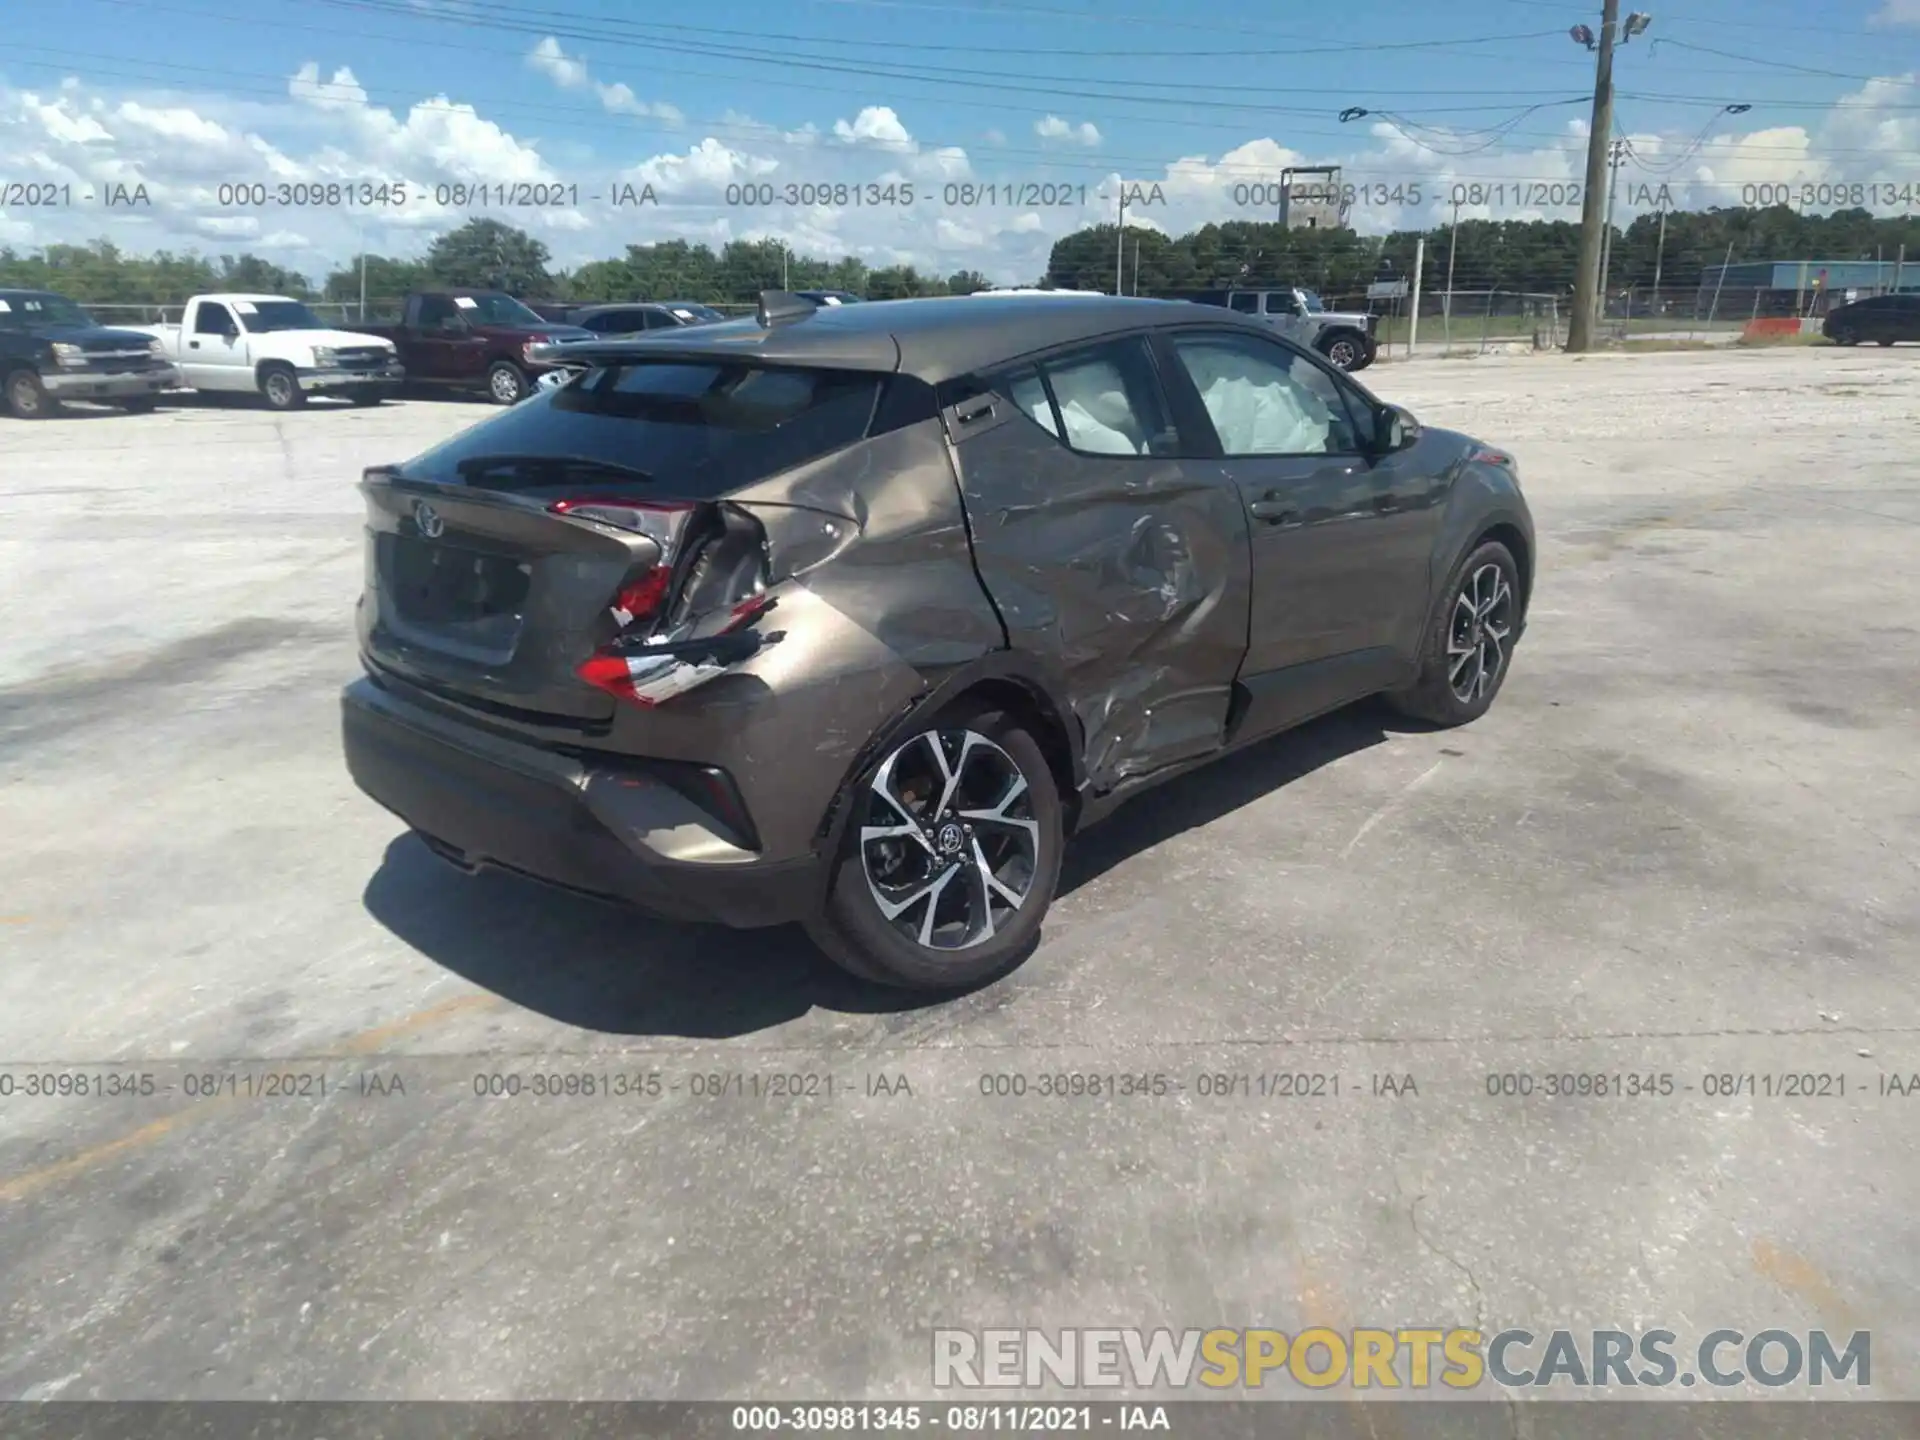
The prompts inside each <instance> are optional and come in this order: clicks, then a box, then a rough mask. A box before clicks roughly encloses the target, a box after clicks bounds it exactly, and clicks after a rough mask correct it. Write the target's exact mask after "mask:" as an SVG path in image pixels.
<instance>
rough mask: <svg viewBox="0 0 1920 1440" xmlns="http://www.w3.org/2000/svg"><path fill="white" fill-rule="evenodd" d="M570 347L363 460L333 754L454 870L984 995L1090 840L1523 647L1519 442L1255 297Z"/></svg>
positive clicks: (784, 303)
mask: <svg viewBox="0 0 1920 1440" xmlns="http://www.w3.org/2000/svg"><path fill="white" fill-rule="evenodd" d="M568 350H569V358H570V359H577V358H578V357H581V356H585V357H586V358H587V360H588V362H589V364H590V367H591V368H589V369H587V370H585V371H583V372H581V373H580V374H579V375H577V376H576V377H575V378H573V379H572V380H571V381H569V382H568V383H567V384H565V385H562V386H561V387H560V388H558V389H555V390H552V391H549V392H544V393H541V394H538V395H536V396H535V397H534V398H532V399H530V400H528V401H527V402H525V403H524V404H522V405H519V406H516V407H514V408H513V409H511V410H506V411H503V412H501V413H500V414H499V415H497V416H496V417H494V418H492V419H490V420H488V421H486V422H485V423H483V424H480V425H477V426H474V427H473V428H471V429H468V430H466V431H464V432H462V433H460V434H458V435H456V436H454V437H453V438H451V439H449V440H447V441H445V442H443V443H442V444H440V445H438V446H436V447H435V448H433V449H431V450H429V451H427V452H426V453H425V454H423V455H419V456H417V457H415V458H413V459H411V460H407V461H405V462H403V463H400V464H397V465H390V466H381V467H377V468H374V469H371V470H369V471H367V472H366V474H365V476H364V477H363V480H362V486H361V488H362V490H363V492H364V494H365V497H366V505H367V546H368V552H369V553H368V565H367V575H368V584H367V589H366V592H365V594H364V595H363V597H362V598H361V600H360V605H359V637H360V646H361V652H362V657H363V661H364V665H365V669H366V675H365V677H364V678H363V679H361V680H359V681H357V682H356V683H354V684H353V685H351V686H350V687H349V688H348V689H347V691H346V693H345V695H344V697H343V700H344V726H345V746H346V758H347V764H348V766H349V768H350V770H351V771H352V774H353V776H354V778H355V780H356V781H357V782H358V783H359V785H360V786H361V788H362V789H364V790H365V791H366V792H367V793H368V794H369V795H371V796H372V797H373V798H374V799H376V800H378V801H379V802H380V803H382V804H383V805H385V806H387V807H388V808H389V809H391V810H393V811H394V812H395V813H396V814H397V815H399V816H400V817H401V818H402V819H403V820H405V821H406V822H407V824H409V825H410V826H412V827H413V828H414V829H415V830H417V831H418V832H419V834H420V836H421V838H422V839H423V840H424V841H425V843H426V844H427V845H428V846H430V847H431V848H432V849H433V850H434V851H436V852H437V853H438V854H440V855H441V856H443V857H445V858H446V859H448V860H450V861H452V862H454V863H455V864H457V865H459V866H461V867H463V868H467V869H473V868H477V867H480V866H496V867H501V868H504V869H508V870H513V871H519V872H522V873H524V874H527V875H531V876H534V877H537V878H539V879H543V880H546V881H548V882H551V883H553V884H557V885H560V886H564V887H567V888H570V889H572V890H575V891H580V892H585V893H587V894H590V895H595V896H600V897H605V898H612V899H617V900H622V901H628V902H632V903H634V904H637V905H639V906H641V907H643V908H645V909H647V910H650V911H653V912H655V913H658V914H663V915H668V916H674V917H679V918H684V919H696V920H706V921H717V922H720V923H723V924H727V925H733V926H743V927H744V926H759V925H770V924H776V923H781V922H786V921H796V920H797V921H800V922H802V923H804V924H805V925H806V926H807V927H808V929H809V931H810V933H811V934H812V935H813V936H814V938H815V939H816V940H817V941H818V943H819V944H820V945H821V947H822V948H823V949H825V950H826V951H827V952H828V953H829V954H831V955H832V956H833V957H834V958H835V959H836V960H838V961H839V962H840V963H841V964H843V965H845V966H846V967H847V968H848V969H850V970H853V971H854V972H856V973H858V974H861V975H865V976H867V977H869V978H873V979H878V980H882V981H886V982H890V983H894V984H901V985H909V986H918V987H927V988H936V989H944V988H949V987H957V986H964V985H968V984H972V983H975V982H978V981H980V980H982V979H984V978H986V977H988V976H991V975H994V974H996V973H999V972H1000V971H1002V970H1004V969H1006V968H1008V967H1010V966H1012V965H1013V964H1016V963H1018V961H1019V960H1020V959H1021V958H1022V957H1024V956H1025V955H1026V954H1027V953H1028V951H1029V950H1030V948H1031V947H1032V946H1033V944H1034V943H1035V942H1036V939H1037V936H1038V932H1039V928H1040V924H1041V919H1042V917H1043V916H1044V915H1045V913H1046V911H1047V907H1048V905H1049V903H1050V902H1051V900H1052V898H1053V894H1054V889H1055V885H1056V882H1057V879H1058V876H1059V872H1060V859H1061V849H1062V846H1063V844H1064V842H1065V841H1066V840H1067V838H1068V837H1069V836H1070V835H1071V834H1072V833H1073V832H1074V831H1075V830H1076V829H1079V828H1082V827H1084V826H1086V825H1089V824H1091V823H1093V822H1094V821H1095V820H1097V819H1099V818H1101V817H1102V816H1104V815H1106V814H1107V813H1109V812H1110V811H1112V810H1113V809H1114V808H1115V807H1116V806H1118V805H1119V804H1120V803H1121V802H1123V801H1124V800H1126V799H1127V798H1128V797H1130V796H1132V795H1136V794H1138V793H1139V792H1140V791H1142V790H1143V789H1145V788H1146V787H1148V786H1151V785H1154V784H1156V783H1158V782H1160V781H1162V780H1165V779H1167V778H1169V777H1171V776H1174V775H1178V774H1180V773H1182V772H1183V771H1186V770H1189V769H1191V768H1193V767H1194V766H1196V765H1199V764H1201V763H1203V762H1205V761H1208V760H1212V759H1215V758H1217V757H1219V756H1221V755H1225V754H1228V753H1230V752H1232V751H1234V750H1236V749H1238V748H1240V747H1242V746H1245V745H1247V744H1250V743H1251V742H1253V741H1255V740H1258V739H1260V738H1261V737H1263V736H1267V735H1271V734H1273V733H1275V732H1276V731H1279V730H1282V729H1285V728H1286V727H1288V726H1292V725H1296V724H1298V723H1300V722H1301V721H1303V720H1306V719H1308V718H1310V717H1312V716H1315V715H1319V714H1321V713H1323V712H1325V711H1328V710H1331V709H1334V708H1336V707H1338V706H1341V705H1344V704H1346V703H1348V702H1349V701H1353V700H1357V699H1360V698H1362V697H1363V696H1367V695H1371V694H1374V693H1377V692H1386V693H1388V694H1389V695H1390V696H1391V697H1392V698H1393V699H1394V701H1395V702H1396V703H1397V704H1399V705H1400V706H1401V707H1403V708H1404V709H1406V710H1407V711H1409V712H1411V713H1413V714H1415V715H1418V716H1421V717H1424V718H1426V719H1428V720H1430V721H1432V722H1434V723H1437V724H1441V725H1457V724H1461V723H1464V722H1466V721H1470V720H1472V719H1474V718H1476V717H1477V716H1479V715H1480V714H1482V713H1483V712H1484V711H1485V710H1486V709H1487V707H1488V706H1489V705H1490V704H1491V703H1492V701H1493V699H1494V696H1495V695H1496V694H1497V693H1498V691H1499V689H1500V686H1501V682H1502V681H1503V680H1504V679H1505V677H1506V673H1507V668H1508V665H1509V662H1510V657H1511V655H1512V652H1513V646H1514V643H1515V642H1516V641H1517V640H1518V639H1519V636H1520V634H1521V630H1522V626H1523V622H1524V617H1525V614H1526V605H1527V598H1528V594H1529V591H1530V588H1531V584H1532V578H1533V564H1534V542H1533V525H1532V521H1531V519H1530V517H1529V514H1528V509H1527V505H1526V502H1525V500H1524V499H1523V498H1522V496H1521V492H1520V488H1519V484H1518V481H1517V478H1516V472H1515V466H1514V462H1513V460H1512V458H1511V457H1510V456H1508V455H1507V454H1505V453H1503V452H1502V451H1500V450H1497V449H1494V448H1490V447H1489V446H1487V445H1485V444H1483V443H1481V442H1480V441H1478V440H1474V439H1471V438H1469V437H1467V436H1465V435H1460V434H1455V433H1452V432H1450V431H1446V430H1438V429H1423V428H1422V427H1421V426H1420V425H1419V424H1418V423H1417V422H1416V421H1415V420H1414V419H1413V417H1412V416H1411V415H1409V414H1407V413H1406V412H1405V411H1404V410H1401V409H1398V408H1396V407H1394V406H1390V405H1385V404H1382V403H1381V402H1380V401H1379V400H1377V399H1376V398H1375V397H1374V396H1373V395H1371V394H1369V393H1368V392H1367V391H1366V390H1365V389H1364V388H1362V387H1361V386H1360V385H1359V384H1358V383H1357V382H1356V381H1354V380H1353V379H1352V378H1351V377H1349V376H1346V375H1344V374H1341V373H1340V372H1339V371H1337V370H1336V369H1334V367H1332V366H1331V365H1329V364H1328V363H1327V362H1326V361H1325V360H1324V359H1323V358H1321V357H1320V356H1318V355H1315V354H1312V353H1311V352H1309V351H1306V350H1304V349H1302V348H1300V347H1298V346H1296V345H1293V344H1291V343H1289V342H1288V341H1285V340H1283V339H1280V338H1278V337H1277V336H1275V334H1274V333H1273V331H1272V330H1271V329H1270V328H1268V327H1267V326H1264V325H1262V324H1261V323H1260V322H1259V321H1258V320H1242V319H1240V318H1239V317H1237V316H1235V315H1233V314H1232V313H1231V312H1228V311H1224V310H1218V311H1208V310H1203V309H1201V308H1200V307H1196V306H1193V305H1187V304H1179V303H1167V302H1161V301H1153V300H1122V299H1096V298H1086V297H1071V298H1059V297H1048V296H1017V297H1015V296H1009V297H1004V298H1003V299H1002V300H1001V301H999V302H998V303H995V304H993V305H982V304H980V303H979V302H978V301H977V300H974V299H971V298H955V299H937V300H930V299H919V300H907V301H881V302H870V303H866V304H861V305H845V306H832V307H824V308H822V307H816V306H815V305H813V304H812V303H810V302H807V301H804V300H801V299H799V298H798V297H795V296H790V295H780V294H773V295H769V296H766V297H763V300H762V308H761V313H760V315H759V317H758V319H757V320H745V321H736V322H729V323H726V324H720V325H705V326H695V327H688V328H686V329H682V330H676V331H671V332H665V333H661V334H654V335H648V336H645V337H640V338H636V339H631V340H606V341H590V342H578V343H575V344H573V345H571V346H569V347H568Z"/></svg>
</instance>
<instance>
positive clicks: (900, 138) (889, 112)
mask: <svg viewBox="0 0 1920 1440" xmlns="http://www.w3.org/2000/svg"><path fill="white" fill-rule="evenodd" d="M833 133H834V137H835V138H836V139H838V140H840V141H842V142H844V143H845V144H848V145H868V146H872V147H874V148H876V149H880V150H895V151H900V152H903V153H912V152H913V151H915V150H917V149H918V148H919V147H918V146H916V145H915V144H914V141H913V136H911V135H909V134H908V133H907V127H906V126H905V125H903V124H901V123H900V117H899V116H898V115H896V114H894V113H893V107H892V106H889V105H869V106H867V108H866V109H864V110H862V111H861V112H860V113H859V114H858V115H856V116H854V117H853V119H852V120H850V121H849V120H836V121H834V122H833Z"/></svg>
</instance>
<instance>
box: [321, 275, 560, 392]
mask: <svg viewBox="0 0 1920 1440" xmlns="http://www.w3.org/2000/svg"><path fill="white" fill-rule="evenodd" d="M400 313H401V318H400V321H399V323H398V324H385V325H361V324H356V325H355V326H354V329H355V330H356V331H358V332H360V333H362V334H366V335H378V336H379V337H380V338H381V339H383V340H391V341H392V342H393V343H394V347H395V348H396V349H397V350H399V352H400V363H401V364H402V365H404V366H405V367H406V371H407V383H408V384H410V385H434V386H442V387H444V388H447V389H452V390H478V391H483V392H484V393H485V394H486V395H487V396H488V397H489V398H490V399H491V400H493V401H494V403H495V404H499V405H515V404H518V403H519V402H520V401H522V400H524V399H526V397H527V396H528V395H530V394H532V393H533V387H534V383H535V381H536V380H538V378H539V377H540V375H541V374H542V373H543V372H544V371H547V370H550V369H553V368H554V367H553V366H552V365H551V364H541V363H540V362H538V361H535V360H530V359H528V358H527V356H528V351H529V350H530V349H531V347H533V346H535V345H545V344H550V343H552V342H555V341H562V340H591V339H593V338H594V335H593V332H592V331H590V330H582V329H581V328H580V327H579V326H577V325H556V324H554V323H553V322H552V321H549V320H543V319H541V318H540V316H539V315H537V314H535V313H534V312H533V311H532V310H530V309H528V308H527V307H526V306H525V305H522V304H521V303H520V302H519V301H518V300H516V299H514V298H513V297H512V296H511V295H508V294H507V293H505V292H504V291H501V290H421V291H417V292H415V293H414V294H412V295H409V296H407V298H406V300H405V302H404V303H403V306H402V309H401V312H400Z"/></svg>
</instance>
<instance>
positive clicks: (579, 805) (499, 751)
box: [341, 679, 824, 929]
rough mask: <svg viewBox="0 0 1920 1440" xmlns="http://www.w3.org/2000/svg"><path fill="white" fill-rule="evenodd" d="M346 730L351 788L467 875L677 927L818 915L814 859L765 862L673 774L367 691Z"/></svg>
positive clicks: (369, 687)
mask: <svg viewBox="0 0 1920 1440" xmlns="http://www.w3.org/2000/svg"><path fill="white" fill-rule="evenodd" d="M341 728H342V739H343V743H344V746H345V751H346V761H347V770H348V772H349V773H350V774H351V775H352V776H353V780H354V783H355V784H357V785H358V786H359V787H360V789H361V790H363V791H364V792H366V794H367V795H368V796H370V797H371V798H373V799H374V800H376V801H378V802H379V803H380V804H381V805H383V806H385V807H386V808H387V809H388V810H390V811H392V812H393V813H394V814H395V815H398V816H399V817H400V818H401V819H402V820H404V821H406V823H407V824H408V825H410V826H412V827H413V829H414V830H416V831H418V832H419V833H420V835H421V837H422V838H423V839H425V840H426V841H427V843H428V845H429V847H430V848H431V849H432V850H433V851H434V852H435V853H436V854H438V855H440V856H441V857H442V858H443V859H446V860H449V861H451V862H452V863H454V864H455V865H458V866H459V867H460V868H462V869H465V870H478V869H482V868H491V869H499V870H506V871H510V872H513V873H516V874H520V875H524V876H527V877H529V878H531V879H534V880H539V881H542V882H544V883H546V884H549V885H554V886H557V887H559V888H561V889H564V890H570V891H574V892H576V893H579V894H584V895H588V896H592V897H594V898H596V899H602V900H611V901H617V902H620V903H623V904H627V905H632V906H636V907H638V908H639V909H642V910H645V911H647V912H648V913H650V914H653V915H658V916H661V917H663V918H666V919H673V920H686V921H695V922H705V923H711V924H720V925H727V926H731V927H734V928H736V929H754V928H758V927H761V926H767V925H779V924H785V923H788V922H791V921H795V920H800V919H804V918H806V917H807V916H808V915H809V914H811V913H812V912H813V911H814V910H815V909H817V908H818V906H819V904H820V902H821V898H822V895H823V893H824V885H823V879H824V876H823V872H822V868H821V865H820V862H819V860H818V859H817V858H816V857H813V856H809V857H806V858H805V859H802V860H799V861H786V862H780V863H768V862H766V861H763V860H761V859H760V858H759V857H758V855H757V854H756V853H755V852H754V851H752V850H751V849H748V848H746V847H745V845H744V844H742V843H741V839H740V836H739V835H738V834H737V833H735V830H734V828H733V827H730V826H729V825H728V824H726V823H724V822H722V821H721V820H719V819H716V818H715V816H714V814H713V813H712V812H711V811H710V810H708V809H707V808H705V807H703V806H702V805H701V804H699V803H696V801H695V800H694V799H691V798H689V791H688V789H687V787H686V786H685V785H684V784H676V783H670V778H671V776H670V772H672V771H674V770H675V769H676V767H667V766H661V765H650V764H649V762H645V761H633V762H627V763H616V762H614V761H612V760H611V759H610V760H609V762H608V763H607V764H604V765H602V764H599V763H594V762H588V761H585V760H581V759H578V758H575V757H574V756H570V755H565V754H561V753H558V752H555V751H549V750H546V749H543V748H540V747H538V746H533V745H528V744H525V743H523V742H520V741H516V740H512V739H508V738H505V737H502V736H497V735H493V734H491V733H487V732H483V731H480V730H478V729H475V728H474V727H472V726H467V725H462V724H460V723H458V722H456V721H451V720H448V719H446V718H443V717H441V716H439V715H436V714H434V713H432V712H429V711H427V710H425V709H423V708H421V707H420V706H417V705H414V704H411V703H410V702H408V701H405V700H402V699H400V698H399V697H397V696H395V695H394V694H392V693H391V692H389V691H386V690H383V689H382V688H380V687H379V686H378V685H376V684H375V683H374V682H372V681H371V680H365V679H363V680H359V681H356V682H355V683H354V684H352V685H349V686H348V687H347V688H346V690H345V691H344V692H343V693H342V695H341ZM677 768H678V769H680V770H684V769H685V767H677ZM743 818H744V817H743ZM747 823H748V824H749V825H750V823H751V822H750V820H748V822H747ZM748 843H750V842H748Z"/></svg>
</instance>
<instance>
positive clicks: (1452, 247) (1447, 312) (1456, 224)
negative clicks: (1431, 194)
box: [1440, 200, 1460, 351]
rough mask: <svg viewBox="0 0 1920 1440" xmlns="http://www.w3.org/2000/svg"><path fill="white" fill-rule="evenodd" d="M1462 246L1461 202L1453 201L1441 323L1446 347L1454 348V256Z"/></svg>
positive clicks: (1449, 349)
mask: <svg viewBox="0 0 1920 1440" xmlns="http://www.w3.org/2000/svg"><path fill="white" fill-rule="evenodd" d="M1459 248H1460V202H1459V201H1458V200H1456V201H1454V202H1453V235H1452V237H1451V238H1450V239H1449V240H1448V241H1447V303H1446V308H1445V309H1444V310H1442V311H1441V312H1440V313H1441V315H1442V317H1443V319H1442V321H1441V323H1442V324H1443V325H1444V326H1445V327H1446V337H1447V338H1446V348H1447V349H1448V351H1451V350H1452V349H1453V256H1454V252H1455V251H1456V250H1458V249H1459Z"/></svg>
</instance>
